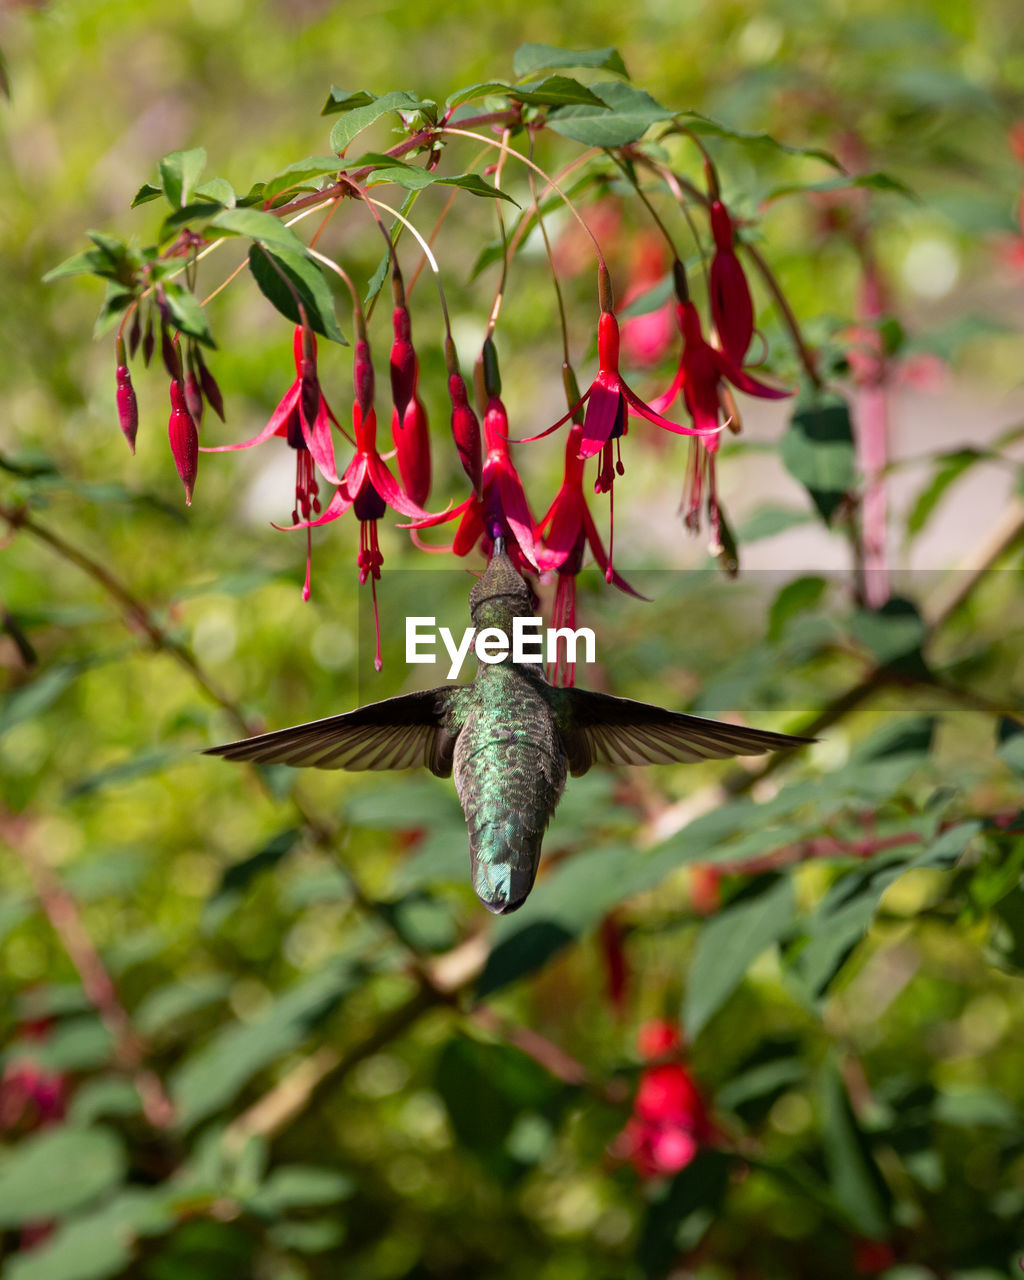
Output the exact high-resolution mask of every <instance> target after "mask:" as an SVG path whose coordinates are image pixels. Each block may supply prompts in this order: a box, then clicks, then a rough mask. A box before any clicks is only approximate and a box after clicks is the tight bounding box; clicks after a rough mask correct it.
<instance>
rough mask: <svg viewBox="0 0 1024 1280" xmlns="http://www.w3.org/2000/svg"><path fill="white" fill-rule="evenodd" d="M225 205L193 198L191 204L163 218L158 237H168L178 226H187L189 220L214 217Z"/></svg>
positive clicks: (202, 219)
mask: <svg viewBox="0 0 1024 1280" xmlns="http://www.w3.org/2000/svg"><path fill="white" fill-rule="evenodd" d="M225 207H226V206H224V205H222V204H220V203H219V202H216V201H213V200H193V201H192V202H191V204H186V205H183V206H182V207H181V208H180V209H177V210H175V212H174V213H171V214H168V216H167V217H166V218H164V220H163V222H162V223H161V224H160V236H159V238H160V239H161V240H168V239H170V238H171V237H172V236H173V235H174V234H175V233H176V232H177V231H178V229H179V228H180V227H184V226H187V225H188V224H189V223H190V222H207V221H208V220H209V219H210V218H214V217H216V215H217V214H218V213H219V212H220V211H221V209H223V208H225Z"/></svg>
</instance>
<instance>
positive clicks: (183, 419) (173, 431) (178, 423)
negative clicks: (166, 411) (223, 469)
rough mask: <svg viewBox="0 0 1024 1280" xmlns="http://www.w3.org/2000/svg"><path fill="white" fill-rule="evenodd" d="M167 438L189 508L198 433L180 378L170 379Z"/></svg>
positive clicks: (197, 465) (194, 480)
mask: <svg viewBox="0 0 1024 1280" xmlns="http://www.w3.org/2000/svg"><path fill="white" fill-rule="evenodd" d="M167 436H168V439H169V440H170V442H171V454H172V456H173V457H174V465H175V466H176V467H177V469H178V475H179V476H180V477H181V483H182V484H183V485H184V486H185V505H186V506H189V507H190V506H191V505H192V491H193V489H194V488H195V483H196V472H197V471H198V469H199V432H198V431H197V430H196V424H195V420H194V419H193V417H192V415H191V413H189V410H188V402H187V399H186V396H185V384H184V383H183V382H182V380H181V379H180V378H172V379H171V416H170V419H169V420H168V423H167Z"/></svg>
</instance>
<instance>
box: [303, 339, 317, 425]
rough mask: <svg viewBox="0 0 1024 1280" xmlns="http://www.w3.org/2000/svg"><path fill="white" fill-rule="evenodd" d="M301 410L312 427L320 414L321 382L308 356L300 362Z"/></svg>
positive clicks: (304, 418)
mask: <svg viewBox="0 0 1024 1280" xmlns="http://www.w3.org/2000/svg"><path fill="white" fill-rule="evenodd" d="M299 409H300V411H301V413H302V418H303V421H304V422H305V424H306V426H307V427H312V425H313V423H314V422H316V420H317V415H318V414H319V413H320V380H319V379H318V378H317V376H316V365H315V364H314V362H313V361H312V360H310V359H308V358H307V357H306V356H303V357H302V360H301V361H300V362H299Z"/></svg>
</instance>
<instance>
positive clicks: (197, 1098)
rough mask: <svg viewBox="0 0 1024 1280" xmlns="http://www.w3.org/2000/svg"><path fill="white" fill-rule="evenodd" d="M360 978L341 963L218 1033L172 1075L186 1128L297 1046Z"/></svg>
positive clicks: (225, 1102)
mask: <svg viewBox="0 0 1024 1280" xmlns="http://www.w3.org/2000/svg"><path fill="white" fill-rule="evenodd" d="M357 979H358V970H357V969H356V967H355V966H354V965H353V964H350V963H348V962H346V961H336V962H335V963H334V964H331V965H328V966H327V967H326V968H324V969H322V970H321V971H320V972H319V973H317V974H316V975H314V976H313V977H311V978H307V979H306V980H305V981H304V982H300V983H298V984H296V985H295V986H294V987H292V988H291V989H290V990H288V991H287V992H286V993H285V994H284V995H283V996H280V997H279V998H278V999H277V1000H275V1001H274V1003H273V1005H271V1007H270V1008H269V1009H268V1010H267V1012H266V1013H264V1014H263V1015H262V1016H261V1017H260V1018H258V1019H257V1020H256V1021H254V1022H250V1023H232V1024H230V1025H229V1026H226V1027H224V1028H223V1029H222V1030H220V1031H218V1032H217V1034H216V1035H215V1036H214V1037H213V1038H212V1039H211V1040H208V1041H207V1042H206V1043H205V1044H204V1045H202V1046H201V1047H200V1048H199V1049H197V1050H196V1051H195V1052H194V1053H193V1054H192V1055H191V1056H190V1057H189V1058H187V1059H186V1060H185V1062H184V1063H183V1064H182V1065H181V1066H180V1067H179V1068H178V1070H177V1071H176V1072H175V1073H174V1075H173V1076H172V1079H171V1096H172V1098H173V1099H174V1103H175V1108H176V1110H177V1115H178V1124H179V1125H180V1127H181V1128H183V1129H189V1128H191V1127H192V1126H193V1125H195V1124H197V1123H198V1122H199V1121H200V1120H205V1119H206V1118H207V1116H211V1115H214V1114H216V1112H218V1111H220V1110H222V1109H223V1108H224V1107H226V1106H227V1105H228V1104H229V1103H230V1102H232V1101H233V1100H234V1098H235V1097H236V1096H237V1095H238V1093H239V1092H240V1091H241V1090H242V1089H243V1088H244V1087H245V1086H246V1084H248V1082H249V1081H250V1080H251V1079H252V1077H253V1076H254V1075H256V1074H257V1072H260V1071H262V1070H264V1069H265V1068H266V1067H268V1066H270V1065H271V1063H273V1062H275V1061H276V1060H277V1059H278V1058H281V1057H283V1056H284V1055H285V1054H288V1053H291V1052H292V1051H293V1050H294V1049H296V1048H297V1047H298V1046H299V1045H300V1044H301V1043H302V1042H303V1040H305V1038H306V1036H307V1035H308V1034H309V1032H310V1030H311V1028H312V1027H313V1025H314V1024H315V1023H316V1022H317V1021H319V1019H321V1018H322V1017H323V1016H324V1015H325V1014H327V1013H328V1012H330V1010H331V1009H333V1008H334V1007H335V1005H336V1004H337V1003H338V1001H339V1000H340V999H341V998H342V996H343V995H344V994H345V992H346V991H348V990H349V989H350V988H351V987H352V986H353V985H354V984H355V982H356V981H357Z"/></svg>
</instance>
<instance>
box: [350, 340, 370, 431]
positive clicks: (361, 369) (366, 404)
mask: <svg viewBox="0 0 1024 1280" xmlns="http://www.w3.org/2000/svg"><path fill="white" fill-rule="evenodd" d="M352 374H353V378H354V380H355V390H356V404H357V405H358V406H359V409H360V411H361V413H362V415H363V417H364V418H365V417H367V416H368V414H369V413H370V410H371V409H372V408H373V389H374V388H373V361H372V359H371V358H370V344H369V343H368V342H367V341H366V339H365V338H360V339H359V340H358V341H357V342H356V353H355V361H354V363H353V367H352Z"/></svg>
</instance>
